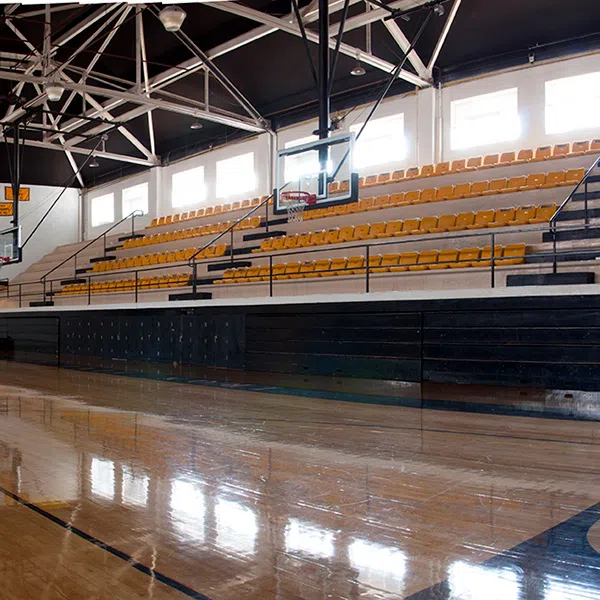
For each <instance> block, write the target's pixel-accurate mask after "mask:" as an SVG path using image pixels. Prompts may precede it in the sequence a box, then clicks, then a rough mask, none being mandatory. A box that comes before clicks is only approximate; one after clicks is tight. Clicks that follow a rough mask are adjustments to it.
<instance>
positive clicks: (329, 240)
mask: <svg viewBox="0 0 600 600" xmlns="http://www.w3.org/2000/svg"><path fill="white" fill-rule="evenodd" d="M339 238H340V230H339V228H337V227H336V228H335V229H330V230H329V231H328V232H327V233H326V234H325V240H324V241H325V243H326V244H338V243H339V241H340V239H339Z"/></svg>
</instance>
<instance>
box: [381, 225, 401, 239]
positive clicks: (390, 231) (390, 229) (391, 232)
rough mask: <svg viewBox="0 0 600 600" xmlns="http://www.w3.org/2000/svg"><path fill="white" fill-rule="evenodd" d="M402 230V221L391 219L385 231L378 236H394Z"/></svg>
mask: <svg viewBox="0 0 600 600" xmlns="http://www.w3.org/2000/svg"><path fill="white" fill-rule="evenodd" d="M399 231H402V221H389V222H388V223H386V226H385V231H383V232H382V233H380V234H378V235H377V237H378V238H387V237H394V236H395V235H396V233H398V232H399Z"/></svg>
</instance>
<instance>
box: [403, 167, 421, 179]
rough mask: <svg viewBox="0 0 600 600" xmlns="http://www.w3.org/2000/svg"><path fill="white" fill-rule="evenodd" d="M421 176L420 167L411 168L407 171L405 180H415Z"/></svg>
mask: <svg viewBox="0 0 600 600" xmlns="http://www.w3.org/2000/svg"><path fill="white" fill-rule="evenodd" d="M419 174H420V170H419V167H411V168H410V169H406V172H405V174H404V179H415V178H416V177H418V176H419Z"/></svg>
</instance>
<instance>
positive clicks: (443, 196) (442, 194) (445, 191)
mask: <svg viewBox="0 0 600 600" xmlns="http://www.w3.org/2000/svg"><path fill="white" fill-rule="evenodd" d="M453 197H454V186H453V185H443V186H441V187H439V188H438V189H437V191H436V193H435V201H436V202H443V201H444V200H451V199H452V198H453Z"/></svg>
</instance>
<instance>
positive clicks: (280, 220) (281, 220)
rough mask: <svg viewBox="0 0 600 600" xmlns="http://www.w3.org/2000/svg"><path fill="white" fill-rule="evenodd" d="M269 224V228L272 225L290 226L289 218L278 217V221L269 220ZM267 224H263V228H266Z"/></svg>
mask: <svg viewBox="0 0 600 600" xmlns="http://www.w3.org/2000/svg"><path fill="white" fill-rule="evenodd" d="M267 223H268V224H269V227H271V226H272V225H275V226H277V225H287V224H288V220H287V217H278V218H276V219H269V220H268V221H267ZM264 226H265V223H261V227H264Z"/></svg>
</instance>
